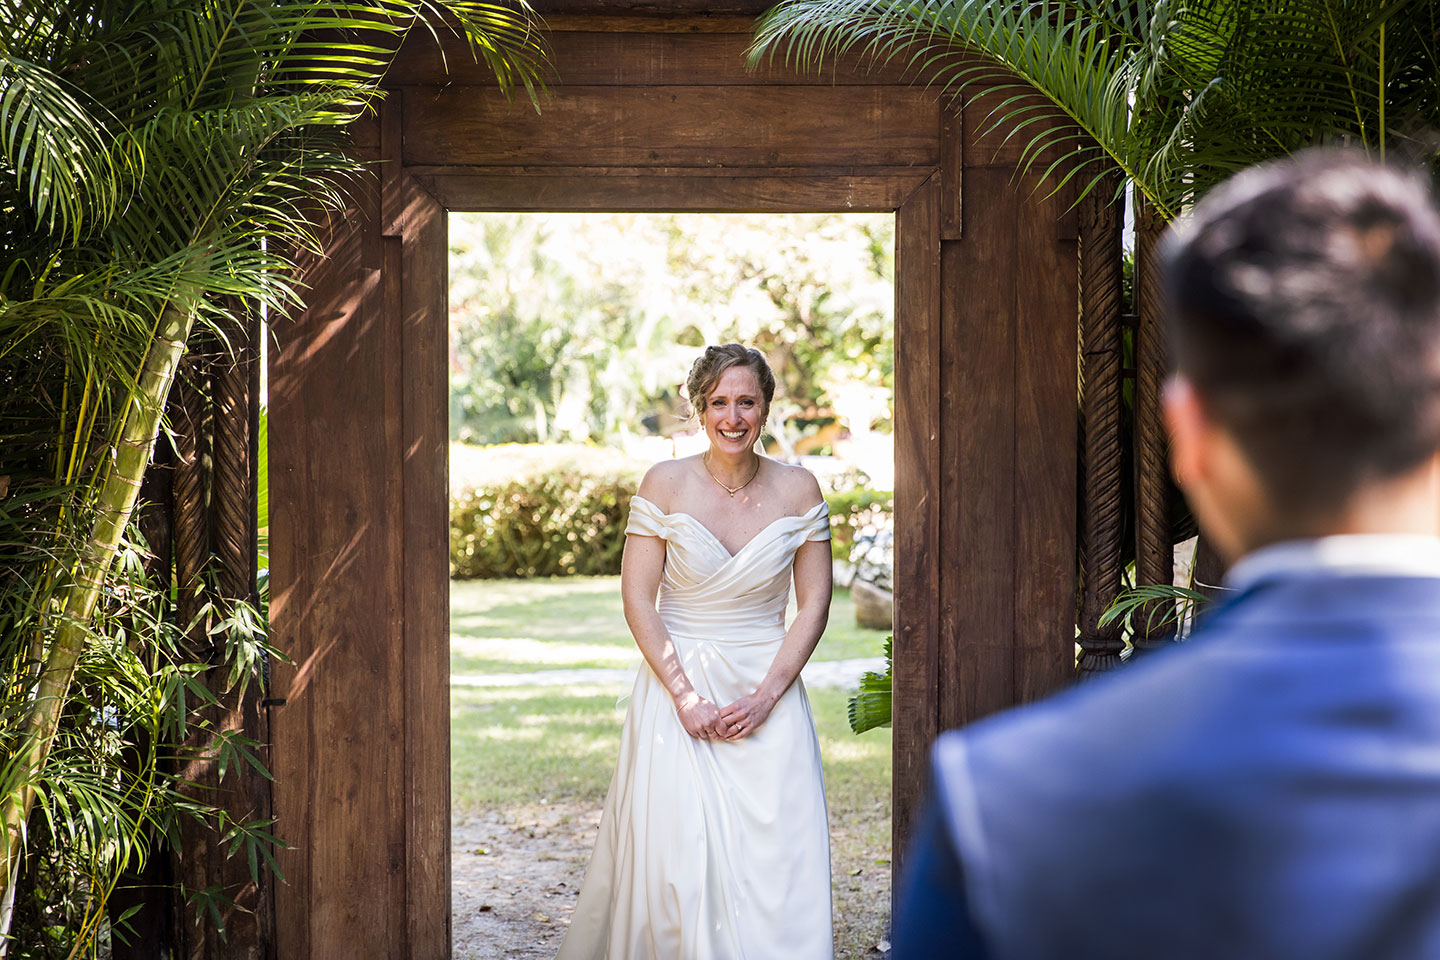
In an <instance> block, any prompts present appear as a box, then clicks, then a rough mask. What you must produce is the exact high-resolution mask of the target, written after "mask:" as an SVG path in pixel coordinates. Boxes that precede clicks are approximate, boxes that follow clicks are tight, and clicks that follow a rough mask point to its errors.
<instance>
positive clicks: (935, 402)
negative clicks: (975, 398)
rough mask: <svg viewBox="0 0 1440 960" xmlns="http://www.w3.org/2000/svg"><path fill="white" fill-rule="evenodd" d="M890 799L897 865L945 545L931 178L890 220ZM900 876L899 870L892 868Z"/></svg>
mask: <svg viewBox="0 0 1440 960" xmlns="http://www.w3.org/2000/svg"><path fill="white" fill-rule="evenodd" d="M895 227H896V230H895V248H896V249H895V371H896V375H895V516H896V524H895V646H894V654H895V656H894V700H893V703H894V720H893V729H894V753H893V755H892V757H893V759H892V763H893V765H894V783H893V790H894V803H893V806H892V814H891V816H892V821H891V831H892V832H891V836H892V840H893V844H894V856H895V869H896V870H897V871H898V870H899V869H900V858H902V857H903V856H904V851H905V844H906V842H907V840H908V838H909V835H910V828H911V824H912V823H913V822H914V819H915V816H916V815H917V813H918V812H919V804H920V801H921V799H922V797H923V795H924V791H925V785H926V776H927V773H928V771H929V759H928V757H929V750H930V744H931V743H932V742H933V741H934V739H935V735H936V733H937V731H938V727H937V718H938V705H937V698H938V697H939V696H940V695H941V693H942V691H941V690H940V688H938V687H937V677H938V669H937V655H938V653H937V636H938V635H937V609H936V605H937V601H938V598H939V596H940V578H941V572H940V561H941V553H942V551H943V550H944V549H945V545H944V541H943V540H942V536H943V534H942V527H941V517H942V515H943V513H944V512H945V504H944V502H943V501H942V499H941V495H942V490H941V486H940V432H941V430H942V429H943V428H944V427H945V425H944V424H942V423H941V422H940V421H939V414H940V383H941V377H942V370H941V365H942V358H941V352H940V344H941V331H940V324H941V311H940V301H941V272H940V184H939V178H938V177H932V178H931V179H930V180H927V181H926V183H925V185H924V186H922V187H921V188H920V189H919V190H917V191H916V192H915V194H914V195H913V196H912V197H911V198H910V199H909V200H908V201H906V203H905V205H904V206H902V207H901V208H900V210H899V212H898V214H897V219H896V224H895ZM897 876H898V873H897Z"/></svg>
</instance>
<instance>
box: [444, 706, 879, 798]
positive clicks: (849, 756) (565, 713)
mask: <svg viewBox="0 0 1440 960" xmlns="http://www.w3.org/2000/svg"><path fill="white" fill-rule="evenodd" d="M629 690H630V685H629V684H589V685H584V686H575V687H534V686H530V687H490V688H464V687H457V688H456V689H455V690H453V691H451V694H450V740H451V762H452V766H453V771H454V779H453V781H452V784H451V790H452V802H453V804H454V806H455V811H456V813H462V814H465V813H480V812H483V811H485V810H491V809H494V808H496V807H505V806H510V805H517V804H525V803H534V802H536V801H538V800H550V799H557V800H558V799H575V800H580V801H582V802H587V803H591V804H594V805H595V806H599V805H600V803H601V802H603V801H604V799H605V790H606V788H608V787H609V785H610V776H611V774H612V773H614V772H615V758H616V756H618V755H619V753H620V724H621V721H622V720H624V718H625V708H624V707H623V706H621V707H617V706H616V705H615V701H616V699H617V698H618V697H620V696H621V695H622V694H625V693H628V692H629ZM809 695H810V706H811V709H812V710H813V711H814V714H815V726H816V730H817V732H818V733H819V735H820V752H821V755H822V758H823V761H824V764H825V791H826V795H827V798H828V799H829V801H830V808H831V809H830V815H831V818H832V819H836V818H837V817H838V818H840V819H848V818H849V815H850V814H852V813H859V812H868V811H871V810H873V809H874V807H875V804H876V802H877V801H881V800H883V801H884V802H885V805H886V807H888V806H889V800H890V731H889V730H888V729H881V730H875V731H872V732H870V733H866V734H864V735H862V736H858V737H857V736H856V735H855V734H853V733H851V732H850V725H849V722H848V721H847V720H846V716H845V705H846V700H847V698H848V696H849V693H848V691H845V690H838V689H833V688H811V689H810V691H809Z"/></svg>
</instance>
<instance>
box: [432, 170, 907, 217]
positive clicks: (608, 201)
mask: <svg viewBox="0 0 1440 960" xmlns="http://www.w3.org/2000/svg"><path fill="white" fill-rule="evenodd" d="M426 169H430V170H434V169H436V168H434V167H430V168H426ZM733 169H735V168H726V169H725V170H724V171H719V170H717V171H715V172H716V173H719V174H722V175H720V176H693V177H692V176H682V175H677V174H674V173H668V174H667V173H661V174H657V175H644V174H642V175H635V176H625V177H604V178H597V177H591V176H584V175H581V176H562V177H549V176H523V177H522V176H513V175H506V174H493V175H492V174H450V173H436V174H429V175H424V176H420V177H417V178H416V179H417V180H418V181H419V182H420V184H422V185H423V186H424V187H425V189H426V190H428V191H429V192H430V193H432V194H434V196H435V197H436V198H437V199H438V200H439V201H440V202H441V203H443V204H444V205H445V206H446V207H447V208H448V209H450V210H457V211H460V210H544V211H549V212H561V213H564V212H571V211H585V210H596V209H604V210H607V211H611V212H618V213H645V212H673V211H688V212H693V213H705V212H725V213H736V212H744V213H804V212H809V211H834V210H840V211H846V212H855V213H864V212H885V213H888V212H890V211H892V210H895V209H896V208H897V207H899V206H900V204H902V203H904V202H905V198H906V197H908V196H909V195H910V194H912V193H913V192H914V191H915V189H916V188H917V187H919V185H920V184H921V183H923V182H924V180H925V177H926V176H927V175H928V173H929V171H928V170H923V169H922V170H920V171H916V172H907V173H905V174H904V175H900V176H896V175H888V176H879V177H870V176H845V177H824V176H814V177H811V176H804V177H792V176H774V177H766V176H726V175H723V174H725V173H726V172H727V171H730V170H733Z"/></svg>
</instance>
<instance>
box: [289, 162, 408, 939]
mask: <svg viewBox="0 0 1440 960" xmlns="http://www.w3.org/2000/svg"><path fill="white" fill-rule="evenodd" d="M359 189H360V190H362V191H363V190H366V189H369V190H372V191H373V192H374V194H376V195H372V196H367V197H363V198H361V199H360V201H359V202H358V203H357V204H356V209H354V210H352V211H347V214H346V215H345V216H342V217H336V218H333V222H332V233H331V235H330V240H329V243H328V245H327V249H328V252H329V257H328V258H326V259H324V260H321V261H319V262H318V263H316V264H315V265H314V266H313V268H312V269H310V270H309V271H307V274H306V280H307V281H308V282H309V283H310V284H311V290H310V294H309V297H308V300H307V307H306V309H305V311H304V312H303V313H302V314H300V315H299V316H298V317H297V318H296V319H295V320H293V321H281V322H279V323H278V324H277V327H276V334H277V338H278V340H279V346H278V348H277V350H276V351H275V352H274V353H273V354H272V361H271V406H270V424H271V427H270V430H271V433H270V436H271V445H272V451H271V504H272V523H271V531H272V541H271V547H272V556H271V561H272V571H273V573H272V576H273V581H272V582H273V584H274V586H275V593H274V597H273V600H272V608H271V616H272V625H273V629H274V634H275V638H276V642H277V644H278V645H279V646H280V647H281V648H282V649H284V650H286V651H288V652H289V653H290V654H291V656H292V657H293V658H294V660H295V663H294V665H293V666H291V667H289V668H287V669H285V670H283V671H282V670H279V669H277V671H276V673H277V677H276V695H277V696H279V697H283V698H285V704H284V706H282V707H278V708H276V709H275V710H274V711H273V713H272V723H273V730H274V736H275V746H274V757H275V774H276V784H275V806H276V814H277V817H278V818H279V822H278V824H277V827H278V830H279V834H280V836H281V837H282V838H284V839H285V840H287V841H289V842H290V843H291V844H292V845H293V847H294V849H292V850H289V851H285V852H283V853H282V854H281V863H282V867H283V869H284V871H285V874H286V877H287V879H288V880H289V885H288V886H287V887H285V888H282V890H281V891H279V894H278V896H277V904H276V920H277V928H278V929H277V943H278V955H279V956H281V957H292V956H293V957H307V958H311V960H329V958H342V957H343V958H348V957H351V956H353V955H354V951H355V949H356V945H357V944H363V945H364V951H365V952H366V954H367V955H368V956H374V957H401V956H403V955H404V953H403V944H404V940H405V937H406V924H405V912H404V909H403V904H404V902H405V891H404V878H405V873H404V852H405V835H404V806H403V804H404V798H403V791H401V790H396V789H395V785H396V784H399V783H403V781H404V772H405V771H404V723H403V719H404V718H403V716H402V712H401V711H402V707H403V699H404V684H403V682H401V678H402V677H403V676H404V673H403V667H404V664H403V660H402V654H403V642H402V638H403V632H402V625H401V618H402V610H403V597H402V589H403V583H402V570H403V566H402V563H401V562H400V558H401V557H402V552H401V551H402V546H403V526H402V524H401V522H400V518H401V516H402V513H401V509H402V506H401V504H402V501H401V490H402V487H401V471H400V467H401V464H402V450H401V409H400V402H401V392H402V390H401V367H400V339H401V336H400V334H401V328H400V324H399V323H398V318H392V317H390V316H388V315H387V313H386V310H385V301H384V290H383V286H382V283H381V280H382V273H383V272H382V271H381V270H374V269H369V268H367V267H366V266H365V265H364V263H365V259H366V257H367V251H368V250H369V249H372V248H380V244H377V243H375V242H374V239H373V237H374V235H375V234H377V233H378V229H377V223H376V218H375V216H374V215H373V214H369V215H367V214H366V211H378V209H379V197H378V190H379V184H378V183H377V182H376V181H375V180H373V179H372V180H366V181H362V182H361V183H360V184H359ZM367 235H369V236H367ZM381 252H382V262H383V254H384V253H385V252H386V251H384V250H383V249H382V250H381ZM392 266H393V267H398V266H399V264H398V258H393V257H392Z"/></svg>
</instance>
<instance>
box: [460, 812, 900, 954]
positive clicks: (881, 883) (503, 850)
mask: <svg viewBox="0 0 1440 960" xmlns="http://www.w3.org/2000/svg"><path fill="white" fill-rule="evenodd" d="M599 823H600V810H599V808H598V807H595V808H590V807H588V806H585V805H582V804H577V803H574V802H558V803H549V804H543V805H540V804H537V805H532V806H528V807H523V808H521V807H515V808H510V809H508V810H506V811H505V813H504V814H503V815H502V814H499V813H494V814H487V815H485V816H481V817H468V818H467V817H457V818H456V820H455V822H454V823H453V824H452V826H451V831H450V837H451V863H452V867H451V869H452V871H453V880H452V906H453V910H454V917H455V919H454V943H455V954H454V955H455V960H500V958H504V960H551V958H553V957H554V956H555V951H557V950H558V949H559V948H560V941H561V939H562V938H563V937H564V935H565V928H566V926H568V925H569V923H570V915H571V913H572V912H573V911H574V909H575V898H576V896H577V895H578V893H579V890H580V882H581V880H583V879H584V873H585V864H586V863H587V862H589V859H590V848H591V846H592V845H593V844H594V838H595V831H596V828H597V827H598V826H599ZM844 829H845V828H844V826H843V825H837V824H832V825H831V833H832V848H834V849H835V850H836V851H837V854H838V851H839V850H840V849H843V848H844V847H845V846H846V845H845V844H843V843H840V842H838V841H840V840H841V837H839V836H835V834H836V833H837V832H843V831H844ZM876 854H877V851H856V852H855V853H854V854H852V855H851V856H849V857H844V856H838V855H837V857H836V860H835V863H834V864H833V870H834V875H835V884H834V892H835V944H836V956H837V957H839V958H842V960H845V958H867V960H868V958H881V957H887V956H889V949H888V948H889V944H887V943H884V941H883V939H882V938H883V935H884V931H885V925H886V919H887V915H888V910H889V903H890V869H889V864H888V862H884V863H880V864H877V863H876V862H875V861H876V860H877V859H880V857H877V856H876ZM852 861H853V862H852ZM882 948H883V949H882Z"/></svg>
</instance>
